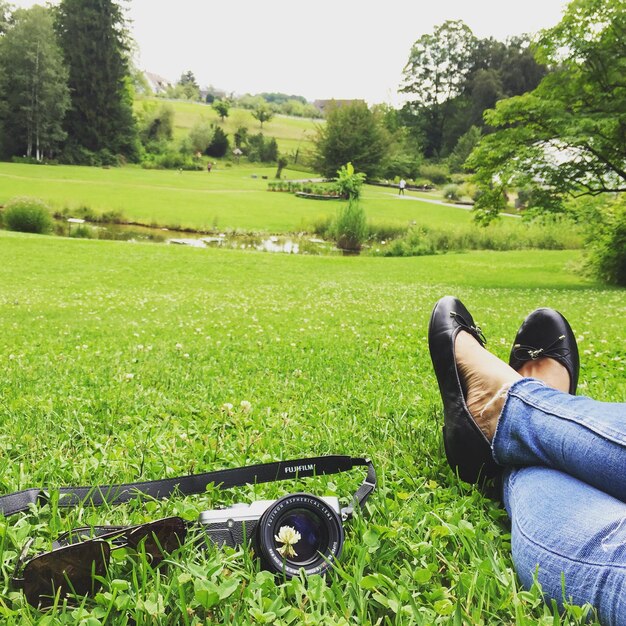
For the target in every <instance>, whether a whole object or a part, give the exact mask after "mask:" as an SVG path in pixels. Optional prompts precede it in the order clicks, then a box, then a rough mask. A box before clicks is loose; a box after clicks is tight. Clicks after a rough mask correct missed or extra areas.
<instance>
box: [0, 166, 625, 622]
mask: <svg viewBox="0 0 626 626" xmlns="http://www.w3.org/2000/svg"><path fill="white" fill-rule="evenodd" d="M39 169H40V170H41V171H46V170H45V168H39ZM108 173H109V172H105V174H108ZM122 173H123V174H126V173H127V172H126V170H123V171H122ZM130 174H131V173H130V172H128V175H130ZM87 186H88V185H87ZM579 261H580V254H579V253H577V252H567V251H565V252H563V251H555V252H537V251H534V252H504V253H496V252H476V253H467V254H454V255H452V254H449V255H440V256H432V257H420V258H412V259H380V258H342V257H301V256H293V255H272V254H261V253H246V252H238V251H220V250H198V249H191V248H183V247H174V246H155V245H150V244H128V243H120V242H104V241H84V240H68V239H63V238H58V237H57V238H55V237H38V236H28V235H19V234H12V233H5V232H1V231H0V312H1V315H0V372H1V374H0V375H1V377H2V380H3V384H2V386H0V416H1V420H2V428H1V429H0V449H1V450H2V455H0V468H1V471H0V482H1V485H2V491H3V492H9V491H14V490H17V489H21V488H25V487H30V486H48V487H49V486H55V485H67V484H93V483H95V482H100V483H103V482H111V481H112V482H120V481H130V480H142V479H155V478H161V477H164V476H176V475H182V474H186V473H189V472H200V471H208V470H213V469H219V468H224V467H234V466H238V465H242V464H245V463H256V462H265V461H271V460H277V459H286V458H290V457H297V456H301V455H309V454H311V455H317V454H325V453H347V454H355V455H361V454H366V455H370V456H371V457H372V458H373V460H374V462H375V465H376V467H377V470H378V474H379V488H378V490H377V491H376V493H375V494H374V496H373V497H372V499H371V500H370V504H369V506H368V514H367V516H365V517H360V516H359V517H358V518H357V519H355V520H353V521H352V522H351V523H350V524H349V526H348V527H347V533H346V544H345V549H344V554H343V555H342V559H341V564H340V567H339V568H338V570H337V571H336V572H335V573H334V574H333V575H332V576H331V577H330V579H329V581H328V584H325V583H323V582H322V581H321V580H320V579H315V578H312V579H311V580H309V581H301V580H293V581H291V582H289V583H279V584H276V583H275V581H274V580H273V579H272V578H271V577H270V576H268V575H266V574H265V573H263V572H260V571H259V570H258V565H257V564H256V562H255V561H254V560H252V559H251V558H250V557H249V555H248V554H246V553H245V552H244V551H243V550H225V551H220V550H216V549H214V548H209V549H207V550H205V551H199V550H197V549H195V548H193V547H192V546H190V545H186V546H185V547H184V548H182V549H181V550H179V551H177V552H176V553H175V554H173V555H172V557H171V558H170V564H169V566H168V568H167V569H166V570H165V571H163V570H161V571H154V570H152V569H151V568H150V567H148V566H147V565H146V564H145V562H143V561H142V559H141V558H139V564H138V565H136V566H134V567H133V566H132V562H131V561H132V560H133V557H132V556H130V555H128V556H126V557H124V558H122V557H120V559H119V560H117V561H116V563H115V565H114V567H113V571H112V573H111V574H110V576H109V577H107V579H106V580H105V584H104V588H103V590H102V591H101V592H100V593H99V594H98V595H97V596H96V597H95V598H92V599H86V600H84V601H83V602H82V603H81V604H80V605H79V606H78V607H77V606H63V605H61V606H59V607H57V608H56V609H53V610H51V611H49V612H47V613H45V614H42V613H39V612H38V611H36V610H34V609H31V608H30V607H29V606H28V605H27V604H26V603H25V601H24V599H23V596H22V595H21V594H20V593H19V592H13V591H11V590H10V589H9V587H8V577H9V576H10V573H11V572H12V566H13V564H14V562H15V558H16V555H17V553H18V552H19V550H20V549H21V546H22V544H23V543H24V541H25V540H26V538H27V537H28V536H35V537H36V538H37V542H36V544H35V546H34V549H35V550H44V549H48V548H49V547H50V539H51V538H54V537H55V536H56V535H57V534H58V533H60V532H62V531H65V530H68V529H69V528H71V527H73V526H77V525H83V524H102V523H126V524H130V523H140V522H142V521H145V520H153V519H158V518H160V517H163V516H166V515H174V514H179V515H182V516H183V517H185V518H187V519H194V518H195V517H197V515H198V513H199V512H200V511H201V510H203V509H204V508H209V507H213V506H216V505H217V504H225V503H229V502H232V501H238V500H239V501H244V502H250V501H252V500H254V499H255V498H272V497H276V496H278V495H281V494H284V493H288V492H289V491H293V490H296V489H304V490H307V491H310V492H313V493H317V494H334V493H336V494H337V495H339V496H343V497H346V496H348V495H349V494H350V493H351V490H352V489H354V488H355V487H356V486H357V485H358V483H359V482H360V479H361V476H360V475H359V472H358V471H356V472H355V475H354V476H350V475H348V476H346V477H344V476H343V475H340V476H337V477H336V478H335V477H333V478H332V479H315V480H309V481H306V482H305V481H300V482H297V483H294V484H289V483H281V484H278V485H265V486H257V487H252V486H251V487H248V488H241V489H237V490H234V493H232V494H231V493H226V492H224V493H218V492H216V491H214V490H211V491H209V492H208V493H207V494H206V495H205V496H198V497H188V498H175V499H173V500H170V501H166V502H153V501H147V502H134V503H131V504H129V505H125V506H118V507H113V508H108V509H107V508H104V509H100V510H92V509H89V508H80V509H77V510H69V511H59V510H58V509H57V508H56V507H55V506H53V505H45V506H41V507H37V508H34V509H33V510H32V511H30V512H29V513H28V514H24V515H18V516H16V517H14V518H12V519H10V520H8V521H6V522H4V521H3V522H1V523H0V537H1V541H0V561H1V562H2V575H1V579H0V585H1V586H2V590H1V592H0V616H1V620H2V622H3V623H5V624H9V625H13V624H41V625H42V626H43V625H46V626H49V625H51V624H84V625H85V626H97V625H99V624H105V623H106V624H112V625H115V626H118V625H126V624H137V625H148V624H171V625H178V624H188V625H191V624H194V625H195V624H205V623H233V624H242V625H243V624H278V625H294V626H295V625H300V624H310V625H314V624H315V625H318V624H324V625H329V626H330V625H337V624H398V625H400V624H402V625H404V624H484V625H492V624H523V625H526V624H527V625H530V624H542V625H545V626H547V625H548V624H550V625H552V624H555V623H559V624H562V625H573V624H581V623H582V618H580V617H576V611H575V610H571V611H570V613H569V615H566V616H564V617H562V618H555V617H554V616H553V613H552V610H551V609H550V608H548V607H544V605H543V604H542V602H541V596H540V592H539V590H538V589H532V590H530V591H529V592H526V591H521V590H520V589H519V586H518V583H517V581H516V577H515V575H514V572H513V570H512V563H511V560H510V554H509V550H510V536H509V534H508V533H509V530H508V527H507V522H506V517H505V515H504V513H503V512H502V510H501V509H500V508H498V506H497V504H496V503H494V502H491V501H489V500H487V499H485V498H484V497H483V496H482V495H481V494H480V493H479V492H478V491H477V490H475V489H473V488H470V487H469V486H467V485H465V484H462V483H460V482H459V481H458V480H457V479H455V477H454V476H453V475H452V473H451V471H450V470H449V469H448V467H447V465H446V463H445V460H444V456H443V450H442V442H441V435H440V425H441V404H440V400H439V397H438V393H437V390H436V382H435V379H434V375H433V373H432V371H431V366H430V360H429V356H428V348H427V343H426V332H427V322H428V317H429V314H430V310H431V308H432V305H433V303H434V302H435V301H436V300H437V299H438V298H439V297H440V296H442V295H444V294H447V293H452V294H455V295H458V296H459V297H461V298H462V299H463V301H464V302H465V303H466V304H467V305H468V307H469V308H470V310H472V312H473V313H474V315H475V317H476V320H477V322H478V323H480V325H481V326H482V328H483V329H484V331H485V333H486V334H487V336H488V338H489V344H488V345H489V346H490V347H491V349H492V350H493V351H495V353H496V354H498V355H499V356H501V357H507V355H508V350H509V345H510V341H511V340H512V338H513V336H514V335H515V332H516V330H517V328H518V326H519V324H520V322H521V320H522V319H523V318H524V316H525V315H526V314H527V313H528V312H530V311H531V310H532V309H534V308H535V307H538V306H542V305H546V306H552V307H555V308H558V309H559V310H561V311H562V312H563V313H564V314H565V315H566V316H567V318H568V319H569V320H570V322H571V324H572V326H573V328H574V331H575V333H576V336H577V337H578V338H579V341H580V349H581V357H582V370H581V381H580V392H581V393H585V394H589V395H592V396H599V397H603V398H604V399H606V400H623V398H624V392H625V391H626V382H625V381H626V377H625V376H624V363H625V359H626V354H625V353H624V350H623V346H624V345H625V342H624V340H625V339H626V323H625V322H624V320H625V319H626V303H625V300H624V292H623V290H612V289H607V288H603V287H602V286H600V285H597V284H594V283H590V282H587V281H586V280H585V279H584V278H582V277H581V275H580V272H579V271H578V263H579ZM242 401H245V402H249V403H250V405H251V408H250V410H247V408H246V407H247V405H244V406H243V407H242V405H241V403H242ZM228 405H232V408H230V407H229V406H228ZM559 619H560V621H558V620H559Z"/></svg>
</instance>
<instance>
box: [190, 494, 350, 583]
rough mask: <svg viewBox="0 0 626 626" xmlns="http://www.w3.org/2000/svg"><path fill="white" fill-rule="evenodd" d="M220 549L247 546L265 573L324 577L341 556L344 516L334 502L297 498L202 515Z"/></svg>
mask: <svg viewBox="0 0 626 626" xmlns="http://www.w3.org/2000/svg"><path fill="white" fill-rule="evenodd" d="M199 522H200V524H201V525H203V526H204V531H205V532H206V534H207V535H208V537H209V538H210V539H211V541H213V542H214V543H216V544H217V545H219V546H224V545H227V546H231V547H236V546H239V545H245V546H251V547H252V548H253V550H254V552H255V554H256V555H257V556H258V557H259V559H260V560H261V565H262V566H263V568H264V569H266V570H268V571H270V572H273V573H275V574H279V575H283V576H285V577H286V578H293V577H294V576H298V575H299V573H300V571H301V570H304V573H305V574H307V575H312V574H324V573H325V572H326V571H327V570H328V569H329V568H330V567H332V565H333V563H334V561H335V560H336V559H338V558H339V556H340V555H341V549H342V547H343V539H344V532H343V524H342V512H341V508H340V506H339V500H338V499H337V498H335V497H321V498H320V497H317V496H313V495H310V494H308V493H295V494H290V495H288V496H284V497H283V498H279V499H278V500H257V501H256V502H253V503H252V504H235V505H233V506H231V507H229V508H224V509H214V510H210V511H204V512H202V513H200V517H199Z"/></svg>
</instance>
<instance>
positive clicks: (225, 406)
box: [220, 402, 233, 415]
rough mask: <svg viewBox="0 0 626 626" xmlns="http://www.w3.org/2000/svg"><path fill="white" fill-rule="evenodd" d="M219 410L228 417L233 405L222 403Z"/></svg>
mask: <svg viewBox="0 0 626 626" xmlns="http://www.w3.org/2000/svg"><path fill="white" fill-rule="evenodd" d="M220 408H221V410H222V411H224V413H228V414H229V415H230V414H231V413H232V412H233V405H232V404H231V403H230V402H224V404H222V406H221V407H220Z"/></svg>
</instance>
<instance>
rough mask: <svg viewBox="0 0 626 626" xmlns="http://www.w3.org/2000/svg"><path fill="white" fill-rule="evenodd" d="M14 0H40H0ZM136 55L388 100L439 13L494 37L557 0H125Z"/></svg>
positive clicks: (292, 88) (236, 83) (162, 64)
mask: <svg viewBox="0 0 626 626" xmlns="http://www.w3.org/2000/svg"><path fill="white" fill-rule="evenodd" d="M10 1H11V3H12V4H13V5H14V6H22V7H28V6H32V5H33V4H43V2H42V0H10ZM126 5H127V7H128V17H129V18H130V20H131V21H132V24H131V30H132V32H133V35H134V38H135V40H136V41H137V44H138V46H139V50H140V56H139V59H138V65H139V67H141V68H142V69H145V70H148V71H150V72H154V73H155V74H159V75H161V76H163V77H165V78H168V79H170V80H172V81H173V82H175V81H176V80H178V78H179V77H180V75H181V74H182V72H184V71H186V70H191V71H192V72H193V73H194V74H195V76H196V79H197V81H198V83H199V84H200V86H202V87H204V86H206V85H208V84H212V85H214V86H215V87H218V88H221V89H224V90H226V91H228V92H230V91H234V92H235V93H237V94H242V93H246V92H250V93H258V92H261V91H281V92H285V93H289V94H297V95H302V96H305V97H306V98H308V99H309V100H314V99H316V98H338V99H339V98H363V99H365V100H367V101H369V102H370V103H375V102H388V103H391V104H396V103H397V102H398V96H397V94H396V92H397V88H398V85H399V83H400V79H401V73H402V69H403V67H404V65H405V64H406V62H407V60H408V56H409V52H410V49H411V45H412V44H413V42H414V41H415V40H416V39H418V38H419V37H420V36H421V35H423V34H424V33H429V32H432V30H433V28H434V27H435V26H436V25H438V24H441V23H442V22H444V21H445V20H448V19H461V20H463V21H464V22H465V23H466V24H467V25H468V26H469V27H470V28H471V29H472V31H473V32H474V34H475V35H476V36H478V37H488V36H493V37H495V38H496V39H499V40H501V41H503V40H504V39H506V38H507V37H509V36H511V35H519V34H522V33H525V32H528V33H535V32H537V31H538V30H540V29H542V28H548V27H551V26H554V25H555V24H556V23H557V22H559V20H560V18H561V15H562V12H563V10H564V8H565V6H566V5H567V1H566V0H385V1H384V2H380V1H379V0H308V1H302V0H220V1H216V0H128V2H126Z"/></svg>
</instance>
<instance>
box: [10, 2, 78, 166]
mask: <svg viewBox="0 0 626 626" xmlns="http://www.w3.org/2000/svg"><path fill="white" fill-rule="evenodd" d="M13 18H14V24H13V26H12V27H11V28H10V29H9V30H8V32H7V34H6V35H5V36H4V37H2V39H1V40H0V73H2V75H3V77H4V80H3V83H4V89H5V93H6V100H5V104H6V108H5V120H4V135H5V137H4V150H5V151H6V152H7V153H8V154H25V155H26V156H28V157H33V158H36V159H37V160H41V159H42V158H43V157H44V155H46V154H47V155H50V154H51V153H52V151H53V150H54V149H55V148H56V147H57V146H58V145H59V143H60V142H61V141H63V140H64V139H65V132H64V131H63V129H62V122H63V118H64V116H65V112H66V110H67V108H68V106H69V90H68V86H67V78H68V74H67V69H66V68H65V66H64V64H63V58H62V54H61V51H60V49H59V47H58V45H57V44H56V40H55V36H54V28H53V20H52V16H51V13H50V10H49V9H46V8H44V7H41V6H38V5H35V6H34V7H32V8H31V9H28V10H25V9H20V10H17V11H16V12H15V14H14V16H13Z"/></svg>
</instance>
